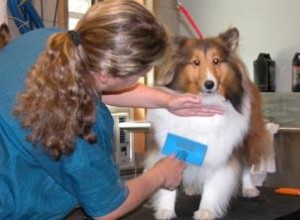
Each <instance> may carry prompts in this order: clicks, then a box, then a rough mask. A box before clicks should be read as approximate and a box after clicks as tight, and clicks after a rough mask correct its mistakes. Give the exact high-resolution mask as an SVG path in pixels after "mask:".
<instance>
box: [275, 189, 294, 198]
mask: <svg viewBox="0 0 300 220" xmlns="http://www.w3.org/2000/svg"><path fill="white" fill-rule="evenodd" d="M275 192H276V193H279V194H285V195H294V196H300V189H297V188H287V187H286V188H285V187H283V188H278V189H276V190H275Z"/></svg>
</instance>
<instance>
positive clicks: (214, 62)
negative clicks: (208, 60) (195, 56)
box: [213, 58, 220, 66]
mask: <svg viewBox="0 0 300 220" xmlns="http://www.w3.org/2000/svg"><path fill="white" fill-rule="evenodd" d="M213 64H214V65H215V66H218V65H219V64H220V59H219V58H214V59H213Z"/></svg>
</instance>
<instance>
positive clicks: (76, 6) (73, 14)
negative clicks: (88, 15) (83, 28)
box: [68, 0, 92, 30]
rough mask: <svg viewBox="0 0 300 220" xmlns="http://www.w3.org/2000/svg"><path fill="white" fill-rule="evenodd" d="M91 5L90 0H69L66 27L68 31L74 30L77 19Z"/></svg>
mask: <svg viewBox="0 0 300 220" xmlns="http://www.w3.org/2000/svg"><path fill="white" fill-rule="evenodd" d="M91 5H92V0H69V1H68V8H69V21H68V27H69V29H70V30H72V29H74V28H75V26H76V24H77V22H78V21H79V19H80V18H81V17H82V16H83V15H84V14H85V12H86V11H87V10H88V9H89V8H90V6H91Z"/></svg>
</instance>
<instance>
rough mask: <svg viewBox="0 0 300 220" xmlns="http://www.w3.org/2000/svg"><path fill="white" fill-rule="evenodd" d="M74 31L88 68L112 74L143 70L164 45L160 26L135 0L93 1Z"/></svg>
mask: <svg viewBox="0 0 300 220" xmlns="http://www.w3.org/2000/svg"><path fill="white" fill-rule="evenodd" d="M75 30H76V31H77V32H78V34H79V36H80V38H81V46H79V47H80V49H82V53H83V54H85V55H86V56H85V60H86V62H87V65H88V66H89V67H90V68H91V71H93V72H102V73H105V74H112V75H113V76H127V75H133V74H140V73H141V72H147V71H148V70H150V68H151V67H152V66H153V64H154V63H155V61H157V60H158V59H159V58H160V57H161V56H162V55H163V53H164V52H165V48H166V33H165V30H164V28H163V27H162V26H161V24H159V23H158V21H157V20H155V18H154V17H153V15H152V14H151V13H150V12H149V11H147V10H146V9H145V8H144V7H143V6H142V5H140V4H139V3H137V2H135V1H128V0H114V1H106V2H103V3H100V4H96V5H94V6H93V7H92V8H91V9H90V10H89V11H88V12H87V13H86V15H85V16H84V17H83V18H82V19H81V21H80V22H79V23H78V25H77V27H76V28H75Z"/></svg>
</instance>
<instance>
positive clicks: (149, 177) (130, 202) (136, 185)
mask: <svg viewBox="0 0 300 220" xmlns="http://www.w3.org/2000/svg"><path fill="white" fill-rule="evenodd" d="M163 181H164V180H163V178H162V176H161V175H159V174H158V173H157V171H156V170H155V169H151V170H149V171H148V172H146V173H144V174H142V175H141V176H139V177H137V178H135V179H132V180H129V181H128V182H127V187H128V190H129V195H128V197H127V199H126V200H125V202H124V203H123V204H122V205H121V206H120V207H119V208H118V209H116V210H115V211H113V212H112V213H110V214H109V215H107V216H103V217H98V218H94V219H96V220H114V219H117V218H119V217H121V216H123V215H124V214H126V213H128V212H130V211H131V210H133V209H135V208H137V207H138V206H139V205H141V204H142V203H143V201H144V200H145V199H146V198H148V197H149V196H150V195H151V194H153V193H154V192H155V191H156V190H157V189H158V188H160V187H161V186H162V185H163Z"/></svg>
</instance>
